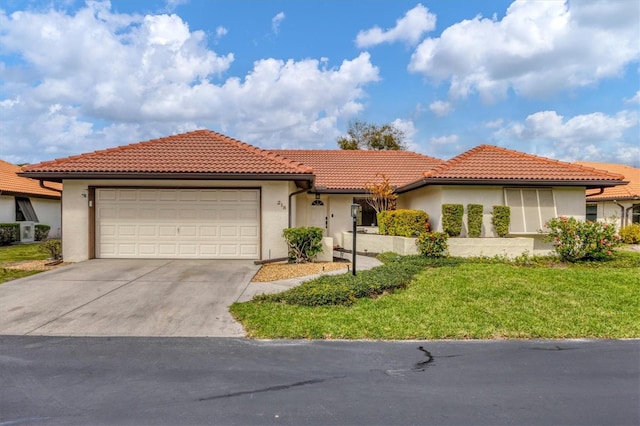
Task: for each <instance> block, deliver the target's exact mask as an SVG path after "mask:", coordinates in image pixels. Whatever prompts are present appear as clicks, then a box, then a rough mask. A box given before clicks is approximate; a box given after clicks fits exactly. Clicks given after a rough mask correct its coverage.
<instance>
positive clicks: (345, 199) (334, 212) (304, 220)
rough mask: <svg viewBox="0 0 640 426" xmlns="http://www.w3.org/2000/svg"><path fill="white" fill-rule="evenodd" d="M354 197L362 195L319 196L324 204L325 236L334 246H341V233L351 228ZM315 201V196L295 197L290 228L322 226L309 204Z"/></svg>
mask: <svg viewBox="0 0 640 426" xmlns="http://www.w3.org/2000/svg"><path fill="white" fill-rule="evenodd" d="M354 196H362V194H359V195H355V194H321V195H320V200H321V201H322V202H323V203H324V208H325V210H324V212H325V214H326V217H327V221H328V223H327V225H328V228H327V231H326V236H328V237H331V238H333V242H334V244H337V245H343V243H342V233H343V232H346V231H350V230H351V229H352V227H353V222H352V220H351V204H352V202H353V197H354ZM314 200H315V194H306V193H302V194H298V195H296V196H295V203H292V204H295V209H296V214H295V221H294V223H293V224H292V226H318V227H323V226H324V224H323V223H322V221H321V220H320V216H321V215H320V214H314V212H313V210H312V209H315V208H319V207H314V206H312V205H311V203H312V202H313V201H314Z"/></svg>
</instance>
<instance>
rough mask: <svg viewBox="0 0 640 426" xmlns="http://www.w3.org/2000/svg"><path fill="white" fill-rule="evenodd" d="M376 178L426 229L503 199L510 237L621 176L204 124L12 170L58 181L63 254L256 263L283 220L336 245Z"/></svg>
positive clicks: (485, 151) (486, 154)
mask: <svg viewBox="0 0 640 426" xmlns="http://www.w3.org/2000/svg"><path fill="white" fill-rule="evenodd" d="M380 173H382V174H385V175H386V176H387V177H389V179H390V180H391V183H392V185H394V186H395V187H396V191H397V193H398V194H399V198H398V207H400V208H419V209H422V210H425V211H427V212H428V213H429V214H430V215H431V220H432V226H434V227H435V229H439V228H441V225H440V223H439V222H440V210H441V205H442V204H443V203H449V202H460V203H464V204H468V203H481V204H483V205H484V206H485V213H486V214H487V215H488V214H489V213H488V212H489V211H490V209H491V206H492V205H494V204H505V203H506V204H508V205H510V206H512V208H513V209H514V212H515V214H514V215H513V216H515V217H514V219H512V222H513V232H514V233H516V234H520V233H524V234H528V233H532V232H537V228H536V229H534V228H535V227H539V226H540V223H541V222H542V221H543V220H544V219H546V218H550V217H553V216H557V215H573V216H577V217H580V218H584V207H583V206H584V191H585V190H586V189H589V188H600V187H610V186H615V185H619V184H621V183H622V182H623V181H622V178H621V176H619V175H617V174H613V173H609V172H605V171H599V170H595V169H591V168H585V167H582V166H578V165H575V164H569V163H562V162H558V161H552V160H548V159H545V158H541V157H535V156H531V155H527V154H522V153H518V152H515V151H510V150H506V149H502V148H496V147H491V146H486V145H483V146H480V147H478V148H475V149H473V150H471V151H468V152H467V153H465V154H462V155H460V156H458V157H456V158H454V159H452V160H449V161H446V162H445V161H442V160H438V159H435V158H432V157H429V156H426V155H421V154H416V153H412V152H405V151H381V152H378V151H339V150H333V151H309V150H263V149H259V148H256V147H254V146H251V145H248V144H246V143H243V142H241V141H238V140H236V139H233V138H230V137H227V136H224V135H221V134H219V133H216V132H212V131H209V130H197V131H193V132H189V133H184V134H180V135H175V136H169V137H165V138H161V139H155V140H151V141H146V142H140V143H136V144H131V145H126V146H120V147H117V148H112V149H107V150H103V151H96V152H92V153H87V154H83V155H79V156H74V157H68V158H63V159H58V160H53V161H46V162H43V163H40V164H36V165H33V166H28V167H25V168H24V171H23V172H22V173H21V175H22V176H25V177H30V178H33V179H42V180H47V181H57V182H63V183H64V194H63V206H64V207H63V209H64V210H63V218H62V220H63V230H64V234H63V253H64V257H65V260H67V261H80V260H85V259H90V258H129V257H138V258H227V259H262V260H266V259H273V258H279V257H285V256H286V254H287V248H286V245H285V243H284V240H283V238H282V230H283V229H285V228H287V227H290V226H320V227H322V228H324V229H325V230H326V234H327V236H328V237H332V238H333V239H334V240H335V243H336V244H342V236H343V233H344V232H345V231H347V230H349V229H351V226H352V220H351V217H350V209H349V206H350V205H351V203H353V202H354V201H360V202H362V198H364V197H365V196H366V191H365V189H364V185H365V184H366V183H368V182H375V180H376V179H379V174H380ZM534 216H535V221H534ZM363 220H365V221H367V220H371V217H370V216H369V217H368V219H366V218H365V215H363ZM487 220H488V219H487ZM487 220H486V221H485V233H484V235H485V236H492V235H493V231H492V230H491V226H490V224H489V222H488V221H487ZM534 222H535V224H534ZM363 224H364V225H367V223H366V222H365V223H363Z"/></svg>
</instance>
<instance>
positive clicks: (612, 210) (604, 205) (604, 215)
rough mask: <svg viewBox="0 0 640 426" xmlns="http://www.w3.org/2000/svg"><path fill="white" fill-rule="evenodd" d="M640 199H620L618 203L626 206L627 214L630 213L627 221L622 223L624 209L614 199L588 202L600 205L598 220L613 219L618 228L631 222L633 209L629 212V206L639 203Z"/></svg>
mask: <svg viewBox="0 0 640 426" xmlns="http://www.w3.org/2000/svg"><path fill="white" fill-rule="evenodd" d="M638 203H640V201H638V200H624V201H618V204H620V205H621V206H624V210H625V215H626V214H627V213H628V214H629V217H625V223H624V224H623V223H622V209H621V208H620V206H618V205H617V204H614V203H613V201H599V202H597V203H592V202H589V201H587V204H596V205H597V206H598V220H599V221H611V222H612V223H614V224H615V225H616V227H617V228H618V229H620V227H621V226H626V225H630V224H631V217H630V215H631V213H632V212H631V210H630V211H629V212H627V209H628V208H629V207H632V206H633V205H634V204H638Z"/></svg>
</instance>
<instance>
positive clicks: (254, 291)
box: [236, 252, 382, 302]
mask: <svg viewBox="0 0 640 426" xmlns="http://www.w3.org/2000/svg"><path fill="white" fill-rule="evenodd" d="M334 256H335V257H340V253H338V252H334ZM343 257H344V258H345V259H351V254H350V253H344V254H343ZM379 265H382V262H380V261H379V260H378V259H376V258H375V257H370V256H360V255H358V256H357V257H356V272H357V271H364V270H367V269H371V268H374V267H376V266H379ZM345 272H346V269H341V270H338V271H331V272H325V273H323V274H315V275H307V276H304V277H296V278H289V279H286V280H279V281H270V282H260V283H257V282H250V283H249V284H247V287H246V288H245V289H244V291H243V292H242V294H241V295H240V297H238V299H237V300H236V302H247V301H249V300H251V299H253V296H256V295H258V294H263V293H278V292H281V291H285V290H288V289H290V288H292V287H295V286H297V285H300V284H302V283H303V282H305V281H309V280H312V279H314V278H317V277H319V276H321V275H336V274H344V273H345Z"/></svg>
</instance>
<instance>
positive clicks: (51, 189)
mask: <svg viewBox="0 0 640 426" xmlns="http://www.w3.org/2000/svg"><path fill="white" fill-rule="evenodd" d="M39 182H40V188H43V189H48V190H49V191H55V192H57V193H59V194H60V195H62V190H60V189H56V188H51V187H48V186H47V185H45V184H44V181H43V180H42V179H40V181H39Z"/></svg>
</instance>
